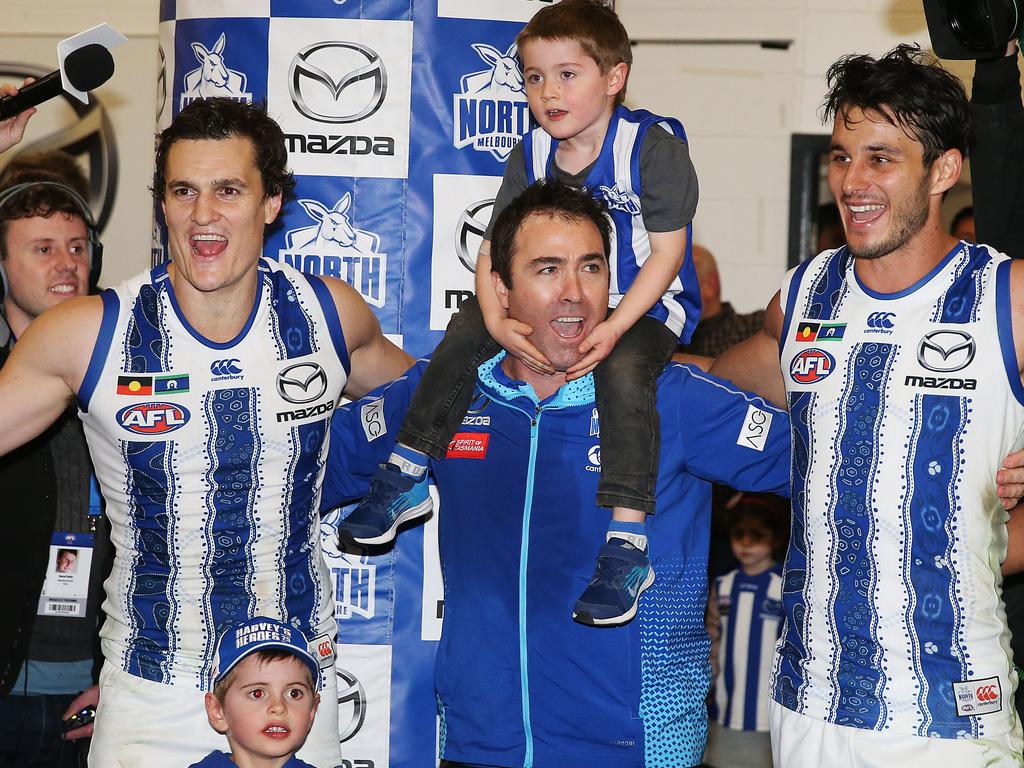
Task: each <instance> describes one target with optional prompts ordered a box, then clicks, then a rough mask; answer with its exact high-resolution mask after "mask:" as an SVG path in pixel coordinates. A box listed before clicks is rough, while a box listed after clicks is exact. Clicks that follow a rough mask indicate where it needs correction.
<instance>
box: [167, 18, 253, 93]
mask: <svg viewBox="0 0 1024 768" xmlns="http://www.w3.org/2000/svg"><path fill="white" fill-rule="evenodd" d="M227 41H228V39H227V36H226V35H225V34H224V33H223V32H221V33H220V37H218V38H217V42H216V43H214V44H213V47H212V48H207V47H206V46H205V45H203V44H202V43H199V42H193V43H192V52H193V53H194V54H195V55H196V61H198V62H199V67H198V68H197V69H193V70H192V71H191V72H186V73H185V83H184V88H183V91H182V94H181V107H180V108H181V109H184V108H185V107H187V106H188V105H189V104H191V103H192V102H193V101H195V100H196V99H207V98H210V97H211V96H225V97H227V98H229V99H235V100H236V101H245V102H251V101H252V94H251V93H247V92H246V84H247V78H246V76H245V73H244V72H239V71H238V70H236V69H229V68H228V66H227V64H225V63H224V48H225V47H226V46H227Z"/></svg>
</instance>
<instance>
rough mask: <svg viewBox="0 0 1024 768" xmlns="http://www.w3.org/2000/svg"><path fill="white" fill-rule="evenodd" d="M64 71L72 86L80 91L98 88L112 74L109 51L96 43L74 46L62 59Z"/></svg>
mask: <svg viewBox="0 0 1024 768" xmlns="http://www.w3.org/2000/svg"><path fill="white" fill-rule="evenodd" d="M64 73H65V74H66V75H67V77H68V81H69V82H70V83H71V85H72V86H74V87H75V88H77V89H78V90H80V91H91V90H92V89H93V88H99V87H100V86H101V85H103V84H104V83H105V82H107V80H109V79H110V76H111V75H112V74H114V59H113V57H112V56H111V55H110V51H108V50H107V49H106V48H104V47H103V46H102V45H99V44H97V43H89V44H88V45H83V46H82V47H81V48H76V49H75V50H73V51H72V52H71V53H69V54H68V55H67V57H66V58H65V59H64Z"/></svg>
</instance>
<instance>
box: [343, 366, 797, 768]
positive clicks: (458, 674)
mask: <svg viewBox="0 0 1024 768" xmlns="http://www.w3.org/2000/svg"><path fill="white" fill-rule="evenodd" d="M499 362H500V361H499V359H498V358H495V359H493V360H490V361H488V362H487V363H484V364H483V365H482V366H481V367H480V376H479V380H478V385H477V391H476V398H475V400H474V402H473V404H472V406H471V408H470V410H469V413H468V415H467V416H466V419H465V420H464V422H463V427H462V428H461V429H460V431H459V432H458V433H457V434H456V435H455V437H454V438H453V440H452V442H451V444H450V446H449V449H448V453H447V456H446V458H445V459H444V460H442V461H439V462H435V463H434V464H433V465H432V469H433V472H434V475H435V478H436V480H437V485H438V490H439V492H440V499H441V508H440V510H439V520H440V531H439V538H440V544H441V561H442V566H443V573H444V583H445V617H444V630H443V633H442V638H441V643H440V646H439V648H438V653H437V665H436V685H437V693H438V696H439V701H440V706H441V725H442V730H441V734H442V754H443V756H444V757H445V758H446V759H448V760H453V761H459V762H466V763H477V764H486V765H500V766H513V765H514V766H532V765H537V766H547V765H558V766H566V767H569V768H571V767H572V766H580V767H584V766H585V767H586V768H593V766H594V765H601V766H611V767H615V766H636V765H639V764H644V765H647V766H666V767H667V766H671V767H672V768H678V767H679V766H687V765H696V764H699V763H700V759H701V754H702V751H703V747H704V738H705V728H706V723H707V713H706V708H705V696H706V695H707V691H708V685H709V676H710V665H709V652H710V647H709V641H708V638H707V634H706V632H705V629H704V609H705V604H706V600H707V577H706V573H707V553H708V535H709V509H710V483H709V481H724V482H728V483H729V484H731V485H733V486H735V487H739V488H746V489H761V490H769V491H775V492H779V493H787V492H788V486H789V469H788V456H789V420H788V417H787V415H786V414H785V412H783V411H779V410H777V409H775V408H773V407H772V406H770V405H767V404H766V403H764V401H762V400H760V399H758V398H755V397H753V396H750V395H745V394H742V393H739V392H736V391H735V390H734V389H733V388H732V386H731V385H729V384H728V383H726V382H722V381H720V380H718V379H715V378H713V377H710V376H708V375H706V374H703V373H702V372H700V371H699V370H697V369H696V368H692V367H689V366H681V365H674V364H673V365H670V366H669V367H668V368H667V369H666V371H665V373H663V374H662V376H661V378H660V379H659V390H658V403H659V412H660V415H661V429H662V433H661V441H662V443H661V445H662V448H661V463H660V470H659V483H658V490H657V504H658V506H657V514H656V515H655V516H654V517H653V518H651V521H650V523H649V529H650V547H651V559H652V562H653V566H654V570H655V573H656V574H657V580H656V581H655V583H654V585H653V586H652V587H651V588H650V589H648V590H647V591H646V592H645V593H644V594H643V596H642V598H641V604H640V610H639V613H638V614H637V618H636V619H635V620H634V621H633V622H631V623H629V624H627V625H625V626H622V627H615V628H607V629H601V630H595V629H593V628H591V627H585V626H583V625H580V624H577V623H575V622H573V621H572V618H571V615H572V607H573V603H574V601H575V599H576V598H577V597H578V596H579V594H580V593H581V592H582V590H583V588H584V587H585V586H586V583H587V580H588V578H589V576H590V574H591V572H592V570H593V553H594V552H595V551H597V550H598V548H599V547H600V545H601V544H602V543H603V541H604V535H605V531H606V529H607V525H608V511H607V510H605V509H602V508H599V507H597V506H595V504H594V498H595V491H596V486H597V481H598V478H599V476H600V463H601V452H600V451H601V449H600V437H599V431H600V424H599V422H598V418H597V415H596V410H595V407H594V393H593V379H592V377H590V376H587V377H585V378H583V379H580V380H578V381H576V382H573V383H571V384H568V385H566V386H564V387H562V389H561V390H559V391H558V392H557V393H556V394H555V395H554V396H552V397H551V398H549V399H547V400H545V401H543V402H540V403H538V402H537V401H536V399H535V397H534V396H533V393H532V390H531V389H529V388H528V387H526V386H525V385H523V384H521V383H519V382H514V381H512V380H510V379H509V378H508V377H507V376H506V375H505V374H504V372H503V370H502V368H501V366H500V365H499ZM423 365H424V364H423V363H422V362H421V363H420V364H418V366H417V367H415V368H414V369H413V370H412V371H411V372H410V374H409V375H408V376H407V377H405V379H403V380H399V381H398V382H395V383H393V384H391V385H389V386H388V387H387V388H385V389H384V390H383V392H379V393H375V394H374V395H371V396H370V397H369V398H367V399H364V400H363V401H360V402H356V403H352V404H349V405H347V406H344V407H343V408H341V409H340V410H339V412H338V413H337V414H336V416H335V419H334V422H333V426H332V437H331V441H332V442H331V457H330V460H329V462H328V471H327V477H326V479H325V485H324V500H325V503H326V504H327V505H331V504H335V503H337V502H338V501H340V500H342V499H345V498H354V497H357V496H360V495H362V494H363V493H364V492H365V487H366V480H365V478H366V477H368V476H369V475H370V474H371V473H372V470H373V467H374V465H375V463H376V462H377V461H381V460H383V459H385V458H386V457H387V454H388V452H389V450H390V448H391V445H392V442H391V440H389V439H387V438H384V439H373V440H368V434H367V432H366V431H364V429H363V425H362V424H361V422H360V416H361V413H362V409H363V408H365V407H367V406H368V405H369V406H372V407H373V408H374V409H378V408H380V406H379V404H377V403H376V402H373V401H374V399H375V398H379V397H383V400H384V406H383V408H384V420H385V423H386V424H387V426H388V427H389V428H392V429H393V428H395V427H397V425H398V424H400V423H401V420H402V415H403V414H404V412H405V408H406V406H407V403H408V400H409V397H410V395H411V393H412V391H413V389H414V387H415V384H416V382H417V381H418V378H419V375H420V371H421V370H422V367H423Z"/></svg>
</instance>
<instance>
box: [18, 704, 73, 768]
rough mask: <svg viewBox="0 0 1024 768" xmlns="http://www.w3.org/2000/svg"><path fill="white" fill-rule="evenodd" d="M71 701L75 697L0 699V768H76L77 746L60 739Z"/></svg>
mask: <svg viewBox="0 0 1024 768" xmlns="http://www.w3.org/2000/svg"><path fill="white" fill-rule="evenodd" d="M74 698H75V694H66V695H65V694H61V695H56V694H54V695H48V696H15V695H10V696H4V697H2V698H0V768H77V766H78V765H79V764H80V763H79V749H80V748H79V745H78V743H77V742H75V741H65V740H64V739H62V738H61V735H62V733H63V727H62V723H63V716H64V712H66V711H67V708H68V707H69V706H70V705H71V702H72V700H73V699H74ZM85 743H88V741H86V742H85ZM82 751H83V752H84V751H85V750H82ZM81 765H85V761H84V760H82V761H81Z"/></svg>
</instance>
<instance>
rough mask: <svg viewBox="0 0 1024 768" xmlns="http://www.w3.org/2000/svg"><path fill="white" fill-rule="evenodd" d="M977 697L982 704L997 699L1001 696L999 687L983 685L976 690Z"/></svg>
mask: <svg viewBox="0 0 1024 768" xmlns="http://www.w3.org/2000/svg"><path fill="white" fill-rule="evenodd" d="M975 697H976V698H977V699H978V701H979V702H981V703H982V704H985V703H987V702H990V701H995V700H996V699H998V698H999V689H998V688H997V687H996V686H994V685H983V686H981V687H980V688H978V690H977V691H976V692H975Z"/></svg>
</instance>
